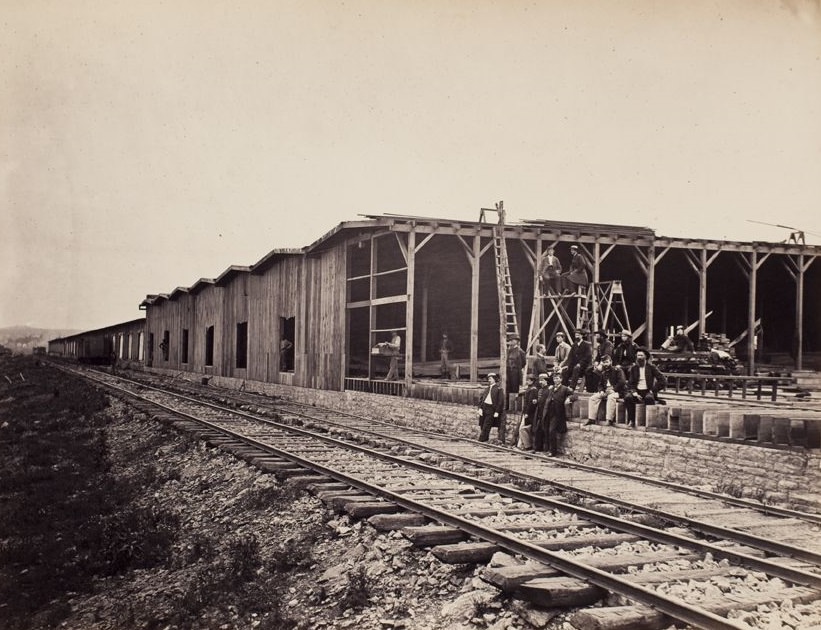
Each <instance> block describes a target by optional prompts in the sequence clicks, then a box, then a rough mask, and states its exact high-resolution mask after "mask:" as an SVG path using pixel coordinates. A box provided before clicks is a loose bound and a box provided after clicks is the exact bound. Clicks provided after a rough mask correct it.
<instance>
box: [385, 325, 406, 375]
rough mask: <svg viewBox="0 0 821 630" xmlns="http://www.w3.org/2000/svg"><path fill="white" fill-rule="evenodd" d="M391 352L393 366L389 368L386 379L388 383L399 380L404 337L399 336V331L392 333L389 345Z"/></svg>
mask: <svg viewBox="0 0 821 630" xmlns="http://www.w3.org/2000/svg"><path fill="white" fill-rule="evenodd" d="M387 346H388V350H389V351H390V353H391V354H390V357H391V364H390V367H389V368H388V375H387V376H386V377H385V380H386V381H395V380H396V379H397V378H399V350H400V349H401V348H402V337H400V336H399V331H398V330H392V331H391V340H390V341H389V342H388V343H387Z"/></svg>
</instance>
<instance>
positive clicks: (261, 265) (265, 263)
mask: <svg viewBox="0 0 821 630" xmlns="http://www.w3.org/2000/svg"><path fill="white" fill-rule="evenodd" d="M303 253H305V248H304V247H300V248H298V249H287V248H286V249H272V250H271V251H270V252H268V253H267V254H265V256H263V257H262V258H260V259H259V260H258V261H257V262H255V263H254V264H253V265H251V273H254V274H257V273H262V272H263V271H265V270H266V269H269V268H270V267H271V266H272V265H273V264H274V263H275V262H277V261H278V260H281V259H282V258H286V257H288V256H302V254H303Z"/></svg>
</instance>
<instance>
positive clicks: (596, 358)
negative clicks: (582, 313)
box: [584, 330, 613, 392]
mask: <svg viewBox="0 0 821 630" xmlns="http://www.w3.org/2000/svg"><path fill="white" fill-rule="evenodd" d="M593 334H594V335H595V337H596V352H595V354H594V355H593V364H592V365H591V366H590V367H589V368H587V370H586V371H585V373H584V387H585V389H586V390H587V391H589V392H594V391H596V386H597V385H598V376H597V375H596V374H594V373H593V368H594V367H596V366H598V365H600V364H601V360H602V357H604V356H609V357H612V356H613V342H612V341H610V340H609V339H608V338H607V332H605V331H604V330H597V331H596V332H595V333H593Z"/></svg>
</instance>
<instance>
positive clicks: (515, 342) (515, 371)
mask: <svg viewBox="0 0 821 630" xmlns="http://www.w3.org/2000/svg"><path fill="white" fill-rule="evenodd" d="M526 365H527V355H526V354H525V351H524V350H522V349H521V348H520V347H519V337H518V336H516V335H513V336H512V337H511V338H510V347H509V348H508V349H507V394H508V395H507V398H508V399H509V398H510V394H514V395H515V396H518V395H519V389H520V388H521V386H522V370H523V369H524V368H525V366H526ZM508 404H509V400H507V401H506V403H505V408H507V405H508Z"/></svg>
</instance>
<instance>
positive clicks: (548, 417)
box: [543, 372, 575, 457]
mask: <svg viewBox="0 0 821 630" xmlns="http://www.w3.org/2000/svg"><path fill="white" fill-rule="evenodd" d="M574 396H575V394H573V392H572V391H571V390H570V388H569V387H567V385H562V377H561V374H559V373H558V372H555V373H554V374H553V387H551V388H550V390H549V394H548V397H547V403H546V404H545V409H544V413H545V417H544V421H543V422H544V424H546V425H547V450H548V454H549V455H550V457H555V456H556V455H558V454H559V436H560V435H563V434H565V433H567V407H566V406H565V405H566V404H567V403H568V402H569V401H571V400H573V397H574Z"/></svg>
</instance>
